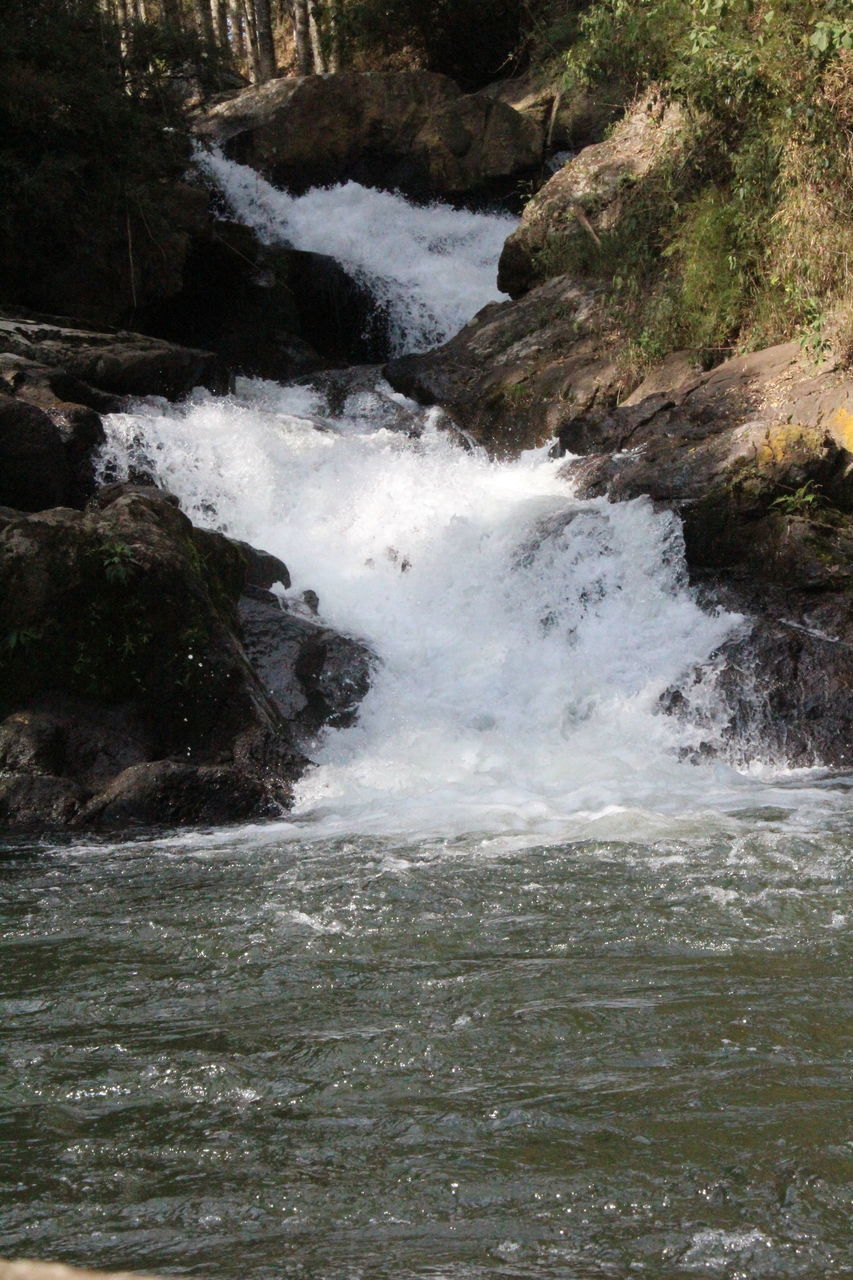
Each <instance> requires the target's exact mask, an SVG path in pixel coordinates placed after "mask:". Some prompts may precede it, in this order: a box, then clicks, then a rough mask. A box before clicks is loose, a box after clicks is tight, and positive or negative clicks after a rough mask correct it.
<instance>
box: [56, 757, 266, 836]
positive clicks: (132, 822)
mask: <svg viewBox="0 0 853 1280" xmlns="http://www.w3.org/2000/svg"><path fill="white" fill-rule="evenodd" d="M280 809H281V805H280V804H278V805H277V804H276V802H275V799H274V798H273V796H271V795H270V793H269V789H268V788H267V787H265V786H264V784H263V782H262V781H261V780H260V779H258V778H252V777H249V776H247V775H246V774H245V773H244V772H243V771H241V770H239V769H235V768H229V767H222V766H219V767H217V766H210V765H199V766H196V765H188V764H179V763H177V762H175V761H173V760H157V761H149V762H146V763H144V764H137V765H132V766H131V767H130V768H129V769H125V770H124V772H123V773H120V774H119V776H118V777H117V778H116V779H115V780H114V781H113V782H112V783H111V784H110V785H109V787H107V788H106V790H104V791H103V792H101V793H100V794H99V795H97V796H95V797H94V798H93V799H92V800H90V801H89V803H88V804H87V805H86V806H85V808H83V809H82V811H81V812H80V813H79V815H78V816H77V818H76V824H77V825H80V826H86V827H94V828H99V827H107V828H109V827H127V826H145V827H150V826H185V825H187V824H196V823H201V822H213V823H221V822H236V821H240V820H244V819H249V818H258V817H265V816H270V815H272V814H273V813H276V812H280Z"/></svg>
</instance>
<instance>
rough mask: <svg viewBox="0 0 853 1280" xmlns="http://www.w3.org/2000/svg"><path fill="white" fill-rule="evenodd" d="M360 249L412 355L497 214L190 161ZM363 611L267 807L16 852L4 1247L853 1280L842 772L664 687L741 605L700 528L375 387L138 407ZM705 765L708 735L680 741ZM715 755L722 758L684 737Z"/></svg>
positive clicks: (450, 1267)
mask: <svg viewBox="0 0 853 1280" xmlns="http://www.w3.org/2000/svg"><path fill="white" fill-rule="evenodd" d="M201 163H202V165H203V166H204V167H205V168H206V171H207V172H208V174H209V175H210V176H213V177H215V178H216V180H217V181H218V182H220V184H221V186H222V188H223V191H224V198H225V199H226V200H227V202H228V204H229V206H230V208H231V209H232V211H233V212H234V213H235V214H238V215H239V216H240V217H242V218H243V219H245V220H246V221H248V222H250V223H251V224H253V225H254V226H255V227H256V228H257V229H258V230H259V231H260V232H261V233H262V234H263V235H264V236H266V237H267V238H270V239H276V238H277V239H281V240H283V241H288V242H290V243H295V244H298V245H300V246H301V247H309V248H315V247H316V248H320V249H321V250H322V251H323V252H331V253H334V254H335V255H336V256H339V257H340V259H341V261H343V262H344V263H345V264H346V265H347V266H348V268H349V269H350V270H352V271H354V272H357V273H359V274H360V278H362V279H364V280H369V281H371V282H372V284H371V287H373V288H374V290H375V292H376V295H377V296H378V298H379V299H380V300H381V305H382V306H384V307H387V308H388V310H389V312H390V313H391V314H392V315H393V316H394V318H395V325H396V329H395V344H396V347H397V349H398V350H405V349H415V348H418V347H421V346H424V345H428V344H429V343H430V342H433V341H437V340H439V339H441V338H442V337H445V336H447V335H448V334H449V333H450V332H452V331H453V329H454V328H456V327H458V326H459V325H460V324H461V323H463V322H464V320H465V319H467V317H468V316H470V315H471V314H472V313H473V312H474V311H476V310H477V309H478V308H479V307H481V306H483V305H484V304H485V303H486V302H488V301H490V300H491V299H492V298H494V297H495V296H496V295H495V293H494V286H493V279H494V263H495V259H496V256H497V253H498V251H499V248H500V243H501V241H502V239H503V237H504V235H505V234H506V230H507V223H506V219H504V218H503V217H501V216H494V217H493V216H491V215H482V214H481V215H471V214H466V213H459V212H456V211H452V210H447V209H441V208H431V209H422V208H420V209H415V208H412V207H411V206H409V205H407V204H406V202H405V201H404V200H403V199H402V198H401V197H399V196H393V195H388V194H386V193H379V192H370V191H365V190H364V189H363V188H358V187H356V186H354V185H353V184H348V185H347V186H345V187H342V188H336V189H332V190H329V191H323V192H310V193H308V194H307V195H305V196H303V197H299V198H292V197H290V196H288V195H287V194H286V193H281V192H276V191H274V190H273V189H272V188H270V187H268V186H267V184H265V183H263V182H262V181H261V180H260V179H258V178H257V176H256V175H254V174H251V172H250V171H247V170H245V169H241V168H240V167H239V166H236V165H231V164H230V163H229V162H227V161H225V160H223V159H222V158H221V157H217V156H207V157H204V158H203V159H202V160H201ZM107 427H108V433H109V440H108V446H107V448H106V450H105V453H104V457H103V463H102V466H103V472H104V476H105V477H107V476H108V477H109V478H115V477H121V476H122V475H125V474H127V473H128V470H129V469H130V468H134V467H142V468H144V469H145V470H147V471H149V472H153V473H154V474H155V475H156V477H157V479H158V481H159V482H160V483H162V484H163V485H164V486H165V487H166V488H168V489H170V490H171V491H173V492H175V493H176V494H178V496H179V497H180V500H181V503H182V506H183V508H184V509H185V510H186V511H187V513H188V514H189V515H191V516H192V518H193V519H194V520H195V521H197V522H198V523H200V524H204V525H207V526H210V527H215V528H220V529H224V530H226V531H227V532H228V533H230V534H233V535H235V536H237V537H241V538H245V539H247V540H249V541H250V542H252V543H254V544H255V545H258V546H262V547H265V548H267V549H268V550H270V551H273V552H275V553H276V554H278V555H280V556H281V557H282V558H283V559H284V560H285V561H286V563H287V564H288V566H289V569H290V572H291V574H292V577H293V584H292V587H291V589H290V591H289V593H288V595H289V596H291V597H292V598H294V600H295V599H296V598H297V597H298V596H299V593H300V592H301V591H303V590H304V589H306V588H309V587H310V588H313V589H315V590H316V591H317V592H318V593H319V596H320V607H321V614H322V616H323V618H325V619H326V620H328V621H329V622H330V623H331V624H333V625H334V626H336V627H339V628H342V629H344V630H347V631H350V632H352V633H354V634H356V635H358V636H360V637H363V638H364V639H366V640H367V641H368V642H369V644H370V645H371V646H372V647H373V648H374V650H375V652H376V654H377V656H378V659H379V663H378V667H377V672H376V677H375V680H374V685H373V688H372V690H371V692H370V693H369V695H368V697H367V699H366V700H365V702H364V704H363V706H362V710H361V714H360V717H359V720H358V722H357V724H356V725H355V726H354V727H352V728H350V729H348V730H343V731H338V732H331V733H328V734H327V735H326V736H325V738H323V739H322V740H320V741H319V742H318V743H317V744H316V751H315V759H316V761H317V767H316V768H314V769H313V770H311V771H309V773H308V774H307V776H306V777H305V779H304V781H303V783H302V784H301V787H300V790H299V795H298V798H297V805H296V808H295V810H294V812H293V813H292V814H291V815H286V816H282V818H281V820H280V821H276V822H270V823H264V824H258V825H255V826H249V827H242V828H228V829H223V830H210V831H193V832H184V833H182V834H180V835H174V834H169V833H157V832H155V833H151V834H150V835H148V836H147V837H146V838H139V837H135V838H133V839H127V840H124V841H115V840H91V839H90V840H80V839H77V840H66V841H60V842H53V843H51V842H49V841H36V842H32V841H26V840H19V841H17V842H15V843H14V844H12V845H9V846H7V847H6V849H5V851H4V852H3V853H2V857H0V1041H2V1045H3V1050H4V1054H5V1062H6V1063H7V1067H8V1070H7V1072H6V1078H5V1081H4V1084H3V1088H2V1094H0V1144H2V1147H0V1149H2V1152H3V1160H2V1162H0V1254H5V1255H13V1256H15V1255H17V1256H21V1255H23V1256H28V1255H29V1256H40V1257H45V1258H55V1259H61V1260H63V1261H68V1262H77V1263H81V1264H88V1265H96V1266H101V1267H113V1268H132V1269H137V1270H145V1271H150V1272H156V1271H160V1272H162V1273H166V1274H174V1275H202V1276H208V1277H210V1278H212V1280H218V1278H221V1280H232V1278H233V1280H238V1277H239V1280H274V1278H275V1280H279V1278H281V1280H284V1278H287V1280H344V1278H345V1280H492V1278H494V1277H504V1278H505V1280H624V1278H625V1277H628V1276H635V1275H636V1276H645V1277H648V1278H649V1280H678V1278H682V1280H691V1278H693V1280H695V1278H697V1277H702V1278H703V1280H771V1278H772V1280H780V1278H782V1277H791V1278H794V1277H796V1278H797V1280H814V1277H816V1276H821V1277H822V1278H824V1280H840V1278H841V1277H842V1276H844V1275H849V1274H850V1272H849V1267H850V1264H851V1261H853V1259H851V1255H850V1250H849V1235H848V1227H847V1217H846V1213H845V1208H846V1200H845V1178H846V1176H847V1173H846V1170H847V1166H846V1165H845V1160H846V1157H847V1156H849V1150H845V1145H844V1136H843V1123H844V1115H845V1107H846V1104H847V1101H848V1093H847V1090H848V1076H847V1073H846V1070H845V1059H844V1048H845V1046H844V1040H843V1028H842V1026H841V1023H840V1016H839V1010H840V1008H841V1005H842V1001H843V998H844V989H845V982H844V973H845V964H847V965H849V948H848V947H847V944H846V934H845V926H846V924H847V920H848V911H849V906H848V901H847V899H846V897H845V880H844V876H845V871H846V867H847V865H848V863H849V854H850V849H851V822H850V780H849V779H844V778H841V777H838V776H833V775H830V774H826V773H824V772H821V771H820V770H818V769H816V770H812V771H800V772H799V773H793V772H791V771H790V770H788V769H787V768H786V766H785V762H784V761H779V760H776V761H773V760H768V759H766V758H765V757H764V753H763V751H762V745H761V743H755V744H753V748H754V749H753V751H752V753H751V756H752V758H751V760H748V761H747V763H746V764H744V763H742V762H741V763H740V764H739V765H738V764H737V763H736V762H735V761H733V760H727V759H726V757H725V755H724V754H723V755H720V756H718V757H717V758H716V759H708V758H705V757H703V756H702V755H701V748H702V745H703V744H705V743H708V744H710V745H712V746H713V745H720V744H721V736H722V733H723V726H724V724H725V707H724V706H722V705H720V704H719V703H718V702H717V701H716V698H715V694H714V683H713V680H712V679H709V680H708V681H707V682H706V687H707V689H708V703H707V706H706V708H705V709H704V714H703V717H702V724H701V725H698V724H690V723H687V722H685V721H682V720H678V719H676V718H673V717H670V716H667V715H664V714H662V711H661V695H662V694H663V693H665V691H666V690H667V689H668V688H670V687H672V686H673V685H677V684H678V683H679V682H680V681H683V680H685V679H690V678H691V672H692V670H693V669H694V668H695V667H697V666H703V665H707V664H709V663H710V664H712V665H713V654H714V651H715V649H716V648H717V646H718V645H719V644H720V642H721V641H722V640H723V639H724V638H725V637H726V636H727V635H728V634H730V633H731V631H732V629H733V628H737V627H740V626H743V625H745V623H744V621H743V620H742V619H739V618H737V617H734V616H731V615H726V614H723V613H716V614H709V613H706V612H703V611H702V610H701V609H700V608H699V606H698V605H697V603H696V601H695V599H694V597H693V595H692V593H691V591H690V588H689V586H688V584H687V581H686V575H685V571H684V562H683V549H682V540H681V530H680V526H679V523H678V521H677V520H676V519H675V518H674V517H672V516H670V515H667V514H665V513H656V512H655V511H654V510H653V509H652V507H651V505H650V504H648V503H646V502H643V501H638V502H632V503H626V504H620V505H609V504H607V503H605V502H588V501H587V502H580V501H578V500H577V499H576V498H575V497H574V496H573V494H572V492H571V489H570V488H569V487H568V486H567V484H566V483H565V481H563V480H562V479H561V478H560V476H559V475H558V465H557V464H556V463H555V462H553V461H552V460H550V459H549V458H548V457H547V454H546V451H541V452H535V453H531V454H529V455H525V456H523V457H521V458H519V459H518V460H517V461H515V462H511V463H501V464H497V463H494V462H491V461H489V460H488V459H487V458H486V457H485V455H484V454H482V453H481V452H480V451H478V450H477V449H475V448H471V447H470V445H469V442H466V441H465V440H464V439H462V438H460V436H459V434H458V433H457V432H454V431H453V430H452V429H448V424H447V423H445V422H443V420H442V418H441V415H440V414H439V413H438V412H437V411H435V410H430V411H423V410H420V409H418V408H417V407H416V406H415V405H413V404H411V403H410V402H408V401H406V400H404V399H403V398H402V397H400V396H399V395H396V394H395V393H393V392H392V391H391V390H390V388H389V387H387V386H386V385H385V384H383V383H382V382H381V380H380V379H374V380H373V381H372V382H371V383H368V384H365V383H364V380H363V379H360V380H359V382H358V385H357V386H354V389H353V391H352V394H351V395H350V396H349V398H348V399H346V401H345V403H344V404H343V405H342V406H338V407H337V408H336V409H335V410H334V411H332V409H331V408H330V405H329V402H328V399H327V396H326V394H325V392H324V390H323V386H322V379H321V380H320V381H319V382H318V383H316V385H299V386H289V387H282V386H278V385H275V384H272V383H266V382H261V381H258V380H244V381H242V382H240V383H239V384H238V386H237V389H236V391H235V392H234V394H233V395H230V396H226V397H214V396H211V395H209V394H207V393H203V392H197V393H196V394H195V395H194V396H192V397H191V398H190V399H189V400H188V401H187V402H186V403H184V404H182V405H178V406H175V405H169V404H166V403H165V402H161V401H154V400H150V401H146V402H140V403H139V404H137V405H135V406H134V407H133V409H132V411H130V412H127V413H124V414H118V415H113V416H112V417H111V418H110V419H109V420H108V423H107ZM697 748H699V749H700V754H699V755H698V756H697V755H696V751H697ZM695 759H699V761H700V762H699V763H693V762H692V761H693V760H695Z"/></svg>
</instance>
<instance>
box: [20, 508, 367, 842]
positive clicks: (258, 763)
mask: <svg viewBox="0 0 853 1280" xmlns="http://www.w3.org/2000/svg"><path fill="white" fill-rule="evenodd" d="M287 581H288V575H287V569H286V567H285V566H284V565H283V564H282V562H281V561H279V560H278V559H277V558H276V557H274V556H270V555H268V554H266V553H259V552H256V551H254V550H253V549H251V548H246V547H245V545H244V544H240V543H235V542H233V541H231V540H230V539H228V538H226V537H224V536H223V535H221V534H218V533H214V532H211V531H208V530H200V529H196V528H194V527H193V525H192V524H191V523H190V521H189V520H188V519H187V517H186V516H184V515H183V514H182V513H181V512H180V510H179V509H178V508H177V506H176V504H175V502H174V500H171V499H170V498H169V497H168V495H164V494H162V493H160V492H158V491H156V490H152V489H144V488H139V487H136V486H133V485H117V486H113V488H112V489H111V490H109V491H105V492H102V493H101V494H99V495H98V499H97V501H94V502H93V503H91V504H90V506H89V507H88V508H87V509H86V510H85V511H75V510H72V509H69V508H63V507H58V508H55V509H53V510H49V511H42V512H38V513H36V514H32V515H27V514H26V513H23V512H20V511H10V510H8V509H4V510H1V511H0V821H2V823H3V824H4V825H6V826H8V827H12V828H15V827H18V828H39V827H40V828H50V827H57V826H76V827H106V826H116V825H124V824H129V823H140V824H145V825H149V824H151V823H153V822H158V823H163V824H167V825H173V824H176V823H184V822H203V821H204V822H206V821H216V822H220V821H226V820H229V819H243V818H249V817H261V816H264V815H265V814H270V813H274V812H280V811H281V810H282V808H284V807H286V806H287V805H288V803H289V801H290V797H291V792H292V786H293V783H294V781H295V779H296V778H297V777H298V776H299V775H300V773H301V772H302V770H303V769H304V767H305V766H306V764H307V759H306V757H305V755H304V753H303V751H302V749H301V746H300V743H301V742H302V741H303V740H304V739H305V738H306V716H305V714H304V712H305V707H304V706H302V707H298V708H295V709H294V710H293V711H292V712H291V709H289V708H287V707H285V706H283V705H282V704H280V703H279V702H277V701H276V700H275V698H274V697H273V696H271V693H270V692H269V691H268V689H267V687H265V681H264V680H263V679H262V678H261V677H260V676H259V674H258V673H257V672H256V670H255V668H254V667H253V665H252V663H251V661H250V659H249V656H248V655H247V652H246V649H245V647H244V644H243V636H242V631H241V625H240V620H239V616H238V601H239V599H240V596H241V593H242V592H243V591H244V590H245V591H247V592H249V593H253V594H254V595H256V596H260V597H262V598H264V599H266V597H267V595H268V591H267V588H268V587H269V586H270V585H272V584H274V583H275V582H282V583H285V582H287ZM271 600H272V602H273V603H272V605H270V604H269V603H267V605H266V607H267V608H268V609H272V608H273V607H274V608H275V609H276V610H277V611H279V610H278V604H277V603H276V602H275V598H274V597H271ZM279 612H280V611H279ZM315 629H316V628H315ZM324 630H325V637H324V643H325V645H326V651H325V655H324V657H323V662H321V663H320V667H319V668H318V667H317V664H316V652H317V640H316V637H311V639H310V641H309V640H306V639H305V638H303V639H302V640H299V641H298V642H296V643H292V644H291V647H290V649H289V650H288V653H287V660H288V661H290V662H291V663H292V665H293V667H294V668H295V669H304V674H303V676H302V679H303V685H304V687H305V688H306V690H307V693H306V696H305V698H304V703H305V706H307V705H308V703H309V702H310V701H311V681H312V680H313V681H314V682H315V685H317V686H318V689H319V693H320V694H322V695H323V696H324V697H325V702H323V703H322V705H321V704H320V701H319V700H318V697H317V696H315V697H314V700H313V703H312V714H313V716H314V721H313V727H314V730H315V731H316V729H318V728H319V727H320V726H321V725H322V724H324V723H336V724H340V723H343V722H344V719H342V713H343V711H344V703H346V711H347V712H348V713H351V714H352V715H354V713H355V712H354V709H355V704H356V702H357V700H358V697H360V696H361V695H363V693H364V692H365V690H366V681H362V682H361V683H358V682H356V683H352V682H350V684H348V685H347V686H346V690H345V692H344V691H343V686H344V683H345V680H344V678H343V675H342V676H341V679H340V680H338V686H337V687H338V693H337V695H336V694H335V692H334V691H335V688H336V685H335V681H336V679H337V676H336V675H335V670H334V668H335V657H334V652H333V651H334V647H335V645H336V644H338V647H339V648H340V647H341V646H344V647H345V645H346V643H347V642H345V641H344V640H343V639H342V638H341V639H340V643H339V640H338V638H337V637H336V634H335V633H331V632H329V631H328V630H327V629H324ZM324 670H325V676H324ZM282 678H283V677H282ZM295 678H299V677H298V676H297V677H295ZM330 690H331V692H329V691H330ZM336 696H337V701H336Z"/></svg>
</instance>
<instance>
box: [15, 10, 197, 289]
mask: <svg viewBox="0 0 853 1280" xmlns="http://www.w3.org/2000/svg"><path fill="white" fill-rule="evenodd" d="M3 35H4V38H3V41H2V42H0V187H2V189H3V200H2V203H0V276H2V278H3V282H4V295H5V297H4V300H5V301H8V302H19V303H22V304H24V305H31V306H35V307H37V308H38V307H41V308H42V309H48V307H49V306H50V304H51V302H54V299H55V302H54V305H55V306H56V307H57V308H58V307H60V306H61V305H62V302H63V299H62V298H61V291H60V290H57V289H56V288H55V284H54V280H55V278H56V277H58V276H60V275H62V274H63V273H64V274H65V275H69V274H73V273H74V272H75V271H76V272H77V273H78V274H79V275H80V276H81V277H83V276H84V274H85V268H86V263H87V259H88V258H90V257H93V256H94V255H95V253H96V250H97V251H99V252H101V257H102V261H103V262H106V263H107V267H106V268H105V267H103V266H102V268H101V269H102V270H112V273H113V276H114V281H113V293H116V292H118V293H120V292H121V289H122V287H124V289H127V288H128V285H127V275H128V272H127V268H126V264H127V258H128V247H127V241H128V238H129V237H130V236H131V235H133V236H134V237H135V240H136V241H137V242H138V243H139V245H140V250H139V252H140V253H141V252H144V251H145V249H146V248H147V246H148V244H149V243H151V244H152V248H154V247H155V243H156V242H158V241H159V238H160V236H161V233H164V232H165V230H166V226H165V220H166V219H168V210H164V209H163V205H164V200H163V184H164V182H169V183H171V182H174V180H175V179H177V178H178V177H179V176H180V174H181V172H182V170H183V168H184V166H185V163H186V155H187V152H186V146H185V144H184V143H183V142H182V141H181V138H180V135H179V134H178V133H177V132H176V131H174V128H173V126H174V125H175V123H176V122H177V118H178V117H177V114H176V111H175V109H174V107H173V106H172V105H171V104H170V103H168V102H167V101H166V100H165V99H164V98H163V97H162V95H158V94H155V93H152V92H150V90H151V89H152V85H151V82H150V81H148V82H147V83H146V84H145V85H141V84H139V85H134V84H132V83H130V82H126V80H125V69H124V67H123V63H122V46H121V42H120V40H119V33H118V30H117V28H116V27H115V26H114V25H113V24H112V23H111V21H110V20H109V19H108V18H107V17H106V16H105V15H104V13H103V12H102V11H101V9H100V8H99V7H98V5H97V4H96V3H95V0H8V3H7V7H6V12H5V14H4V31H3ZM110 253H114V254H116V256H117V255H118V254H121V255H122V256H121V268H122V269H121V271H119V270H118V269H117V267H116V266H115V265H114V264H113V263H111V262H109V255H110ZM52 290H53V291H54V292H52ZM129 292H132V288H131V289H130V290H129ZM81 295H82V298H83V301H82V302H81V306H80V311H81V313H83V314H86V313H87V311H88V309H87V306H86V302H85V295H86V285H85V283H84V284H83V286H82V288H81Z"/></svg>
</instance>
